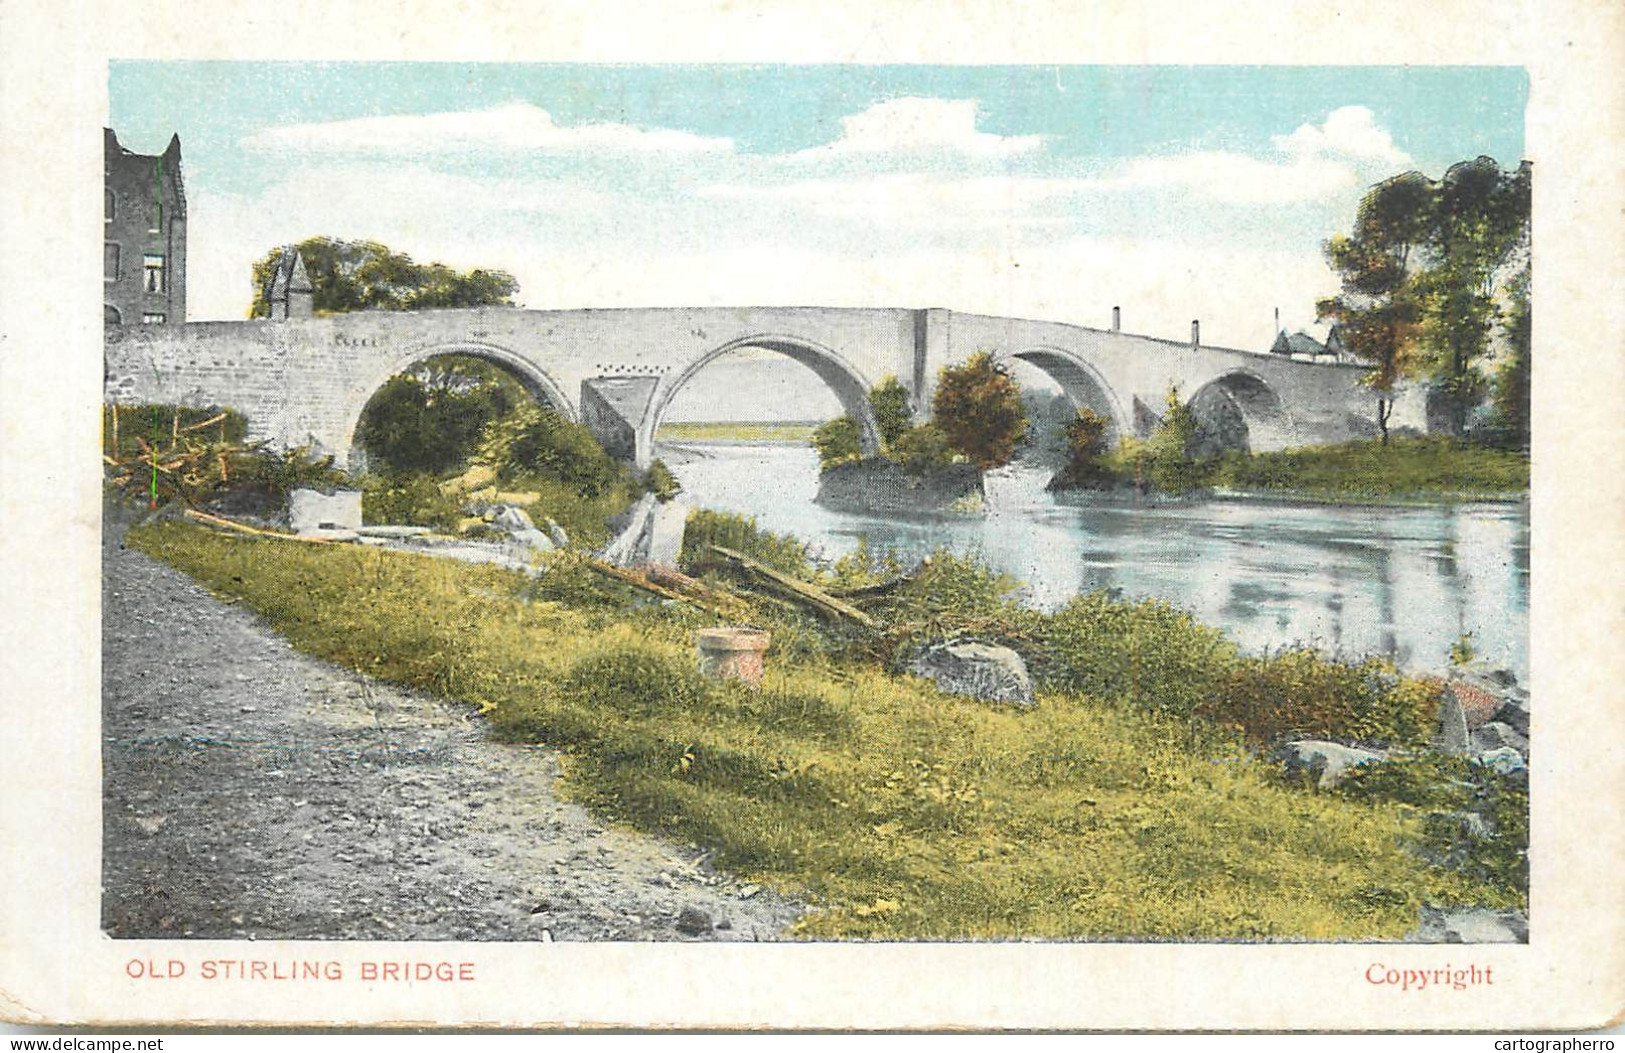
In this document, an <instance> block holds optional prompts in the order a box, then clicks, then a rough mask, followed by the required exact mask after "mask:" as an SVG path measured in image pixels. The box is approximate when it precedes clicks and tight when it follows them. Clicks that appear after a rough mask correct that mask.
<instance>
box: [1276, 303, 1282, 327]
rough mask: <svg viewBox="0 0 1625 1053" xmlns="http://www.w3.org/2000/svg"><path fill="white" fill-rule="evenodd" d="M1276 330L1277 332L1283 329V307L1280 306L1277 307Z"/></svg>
mask: <svg viewBox="0 0 1625 1053" xmlns="http://www.w3.org/2000/svg"><path fill="white" fill-rule="evenodd" d="M1275 331H1276V332H1277V333H1279V332H1280V331H1281V309H1280V308H1279V307H1277V308H1276V309H1275Z"/></svg>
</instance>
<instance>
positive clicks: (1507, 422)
mask: <svg viewBox="0 0 1625 1053" xmlns="http://www.w3.org/2000/svg"><path fill="white" fill-rule="evenodd" d="M1508 292H1509V295H1510V299H1511V301H1512V306H1511V309H1510V310H1509V311H1508V312H1507V318H1506V336H1507V357H1506V358H1505V359H1503V360H1502V362H1501V365H1500V368H1499V369H1497V370H1496V374H1495V388H1494V394H1493V397H1494V400H1495V413H1494V417H1493V420H1494V431H1495V440H1496V442H1498V443H1500V444H1501V445H1504V446H1510V447H1513V448H1515V449H1523V448H1525V447H1527V446H1528V445H1529V416H1530V413H1529V385H1530V374H1531V370H1530V358H1529V346H1530V330H1531V325H1530V323H1531V316H1530V312H1529V268H1528V267H1525V268H1524V269H1523V271H1522V272H1521V273H1520V274H1519V275H1518V277H1516V278H1514V279H1513V280H1512V282H1511V283H1509V289H1508Z"/></svg>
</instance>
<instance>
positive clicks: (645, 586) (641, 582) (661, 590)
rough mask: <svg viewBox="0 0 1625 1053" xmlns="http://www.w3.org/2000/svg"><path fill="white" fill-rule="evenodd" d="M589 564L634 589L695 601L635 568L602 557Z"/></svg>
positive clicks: (668, 597) (590, 560) (663, 596)
mask: <svg viewBox="0 0 1625 1053" xmlns="http://www.w3.org/2000/svg"><path fill="white" fill-rule="evenodd" d="M587 566H588V567H590V568H592V569H593V570H595V571H597V572H598V573H600V574H602V575H603V576H604V577H606V578H614V579H615V580H616V581H618V582H620V583H621V584H623V585H630V586H632V587H633V588H634V589H639V590H641V591H643V592H647V593H649V594H650V595H653V596H659V597H661V598H662V599H667V600H681V601H683V602H685V603H693V602H694V601H693V600H692V599H691V598H690V597H688V596H684V595H683V594H682V593H680V592H677V591H676V590H674V589H669V588H667V587H666V586H664V585H660V584H658V583H656V582H654V581H651V580H649V577H648V576H647V575H645V574H639V573H638V572H637V571H635V570H627V569H625V568H624V567H617V566H615V564H613V563H605V562H604V561H603V560H601V559H589V560H587Z"/></svg>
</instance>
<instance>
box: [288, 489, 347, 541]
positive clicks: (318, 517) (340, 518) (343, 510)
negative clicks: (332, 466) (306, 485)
mask: <svg viewBox="0 0 1625 1053" xmlns="http://www.w3.org/2000/svg"><path fill="white" fill-rule="evenodd" d="M288 525H289V526H290V527H292V528H293V532H294V533H296V534H314V533H316V532H317V531H334V530H342V531H350V532H354V531H356V530H359V529H361V491H360V490H336V491H334V492H333V493H331V494H324V493H322V492H321V491H320V490H305V489H299V490H293V491H290V492H289V494H288Z"/></svg>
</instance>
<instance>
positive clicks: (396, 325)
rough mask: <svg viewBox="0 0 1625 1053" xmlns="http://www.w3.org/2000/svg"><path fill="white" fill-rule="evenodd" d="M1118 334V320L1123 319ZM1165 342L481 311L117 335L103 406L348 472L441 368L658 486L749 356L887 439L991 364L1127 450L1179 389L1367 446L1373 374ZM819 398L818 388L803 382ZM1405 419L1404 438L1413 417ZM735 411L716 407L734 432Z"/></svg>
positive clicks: (1309, 437) (902, 326) (852, 320)
mask: <svg viewBox="0 0 1625 1053" xmlns="http://www.w3.org/2000/svg"><path fill="white" fill-rule="evenodd" d="M1114 315H1115V312H1114ZM1192 330H1193V332H1192V338H1191V339H1190V340H1183V341H1181V340H1163V339H1156V338H1153V337H1147V336H1136V335H1131V334H1129V333H1125V332H1121V331H1120V330H1119V329H1118V328H1117V327H1116V325H1115V324H1114V325H1113V327H1112V328H1111V329H1090V328H1085V327H1082V326H1076V325H1067V324H1062V323H1057V322H1041V321H1029V320H1025V319H1019V318H999V317H992V316H988V315H978V314H963V313H959V312H956V311H949V310H944V309H936V308H932V309H924V310H914V309H878V308H877V309H870V308H830V307H741V308H728V307H695V308H635V309H614V310H570V311H532V310H520V309H516V308H500V307H490V308H469V309H459V310H442V311H424V312H392V313H383V312H361V313H353V314H341V315H332V316H327V317H316V318H291V319H285V320H278V321H273V320H255V321H242V322H191V323H186V324H184V325H131V326H110V327H108V328H107V330H106V334H107V342H106V370H107V372H106V377H107V379H106V397H107V398H108V400H109V401H114V402H122V403H138V402H161V403H179V404H182V405H192V406H199V407H203V406H230V407H232V408H234V409H236V410H238V411H240V412H241V413H243V414H244V415H245V416H246V417H247V418H248V421H249V433H250V437H252V438H259V439H267V440H270V441H272V442H273V443H275V444H277V445H281V446H297V445H310V446H312V447H314V448H316V449H318V450H320V451H323V452H326V453H330V454H332V455H334V457H335V459H336V460H337V462H338V463H340V464H347V463H349V458H350V455H351V452H352V451H351V448H352V445H353V441H354V435H355V429H356V424H357V422H358V420H359V419H360V416H361V413H362V410H363V409H364V408H365V407H366V405H367V402H368V400H369V399H371V398H372V396H373V395H374V394H375V393H376V392H377V391H378V389H379V388H380V387H381V386H382V385H383V384H384V382H385V381H386V380H388V379H389V378H390V377H391V376H393V375H395V374H397V373H400V372H402V371H404V370H407V369H409V368H410V367H411V366H412V365H413V364H415V363H417V362H420V361H422V360H423V359H425V358H428V357H430V356H432V355H441V354H453V353H455V354H463V355H472V356H476V357H478V358H482V359H486V360H488V361H491V362H494V363H496V364H497V365H499V366H501V367H502V368H504V369H506V370H507V371H508V372H510V373H511V374H512V375H513V376H514V377H516V378H517V379H518V380H519V381H520V382H521V383H522V384H523V385H524V386H525V387H526V388H527V389H528V390H529V391H530V392H531V393H533V394H534V395H535V396H536V397H537V398H538V399H540V400H542V401H545V402H546V403H548V404H549V405H551V406H552V407H554V408H555V409H557V410H558V411H560V412H562V413H564V414H567V415H568V416H570V417H571V418H572V419H575V420H580V421H582V422H583V423H585V424H586V425H588V426H589V427H590V428H591V429H592V430H593V432H594V433H595V434H596V435H597V436H598V437H599V438H600V439H601V440H602V441H603V442H604V444H605V447H606V448H607V449H609V450H610V451H611V452H613V453H615V454H616V455H617V456H621V457H624V458H627V459H629V460H632V461H633V462H634V463H636V464H637V465H638V466H640V467H644V466H647V464H648V463H649V461H650V460H651V458H652V456H653V453H652V451H653V447H654V435H655V431H656V429H657V428H658V427H659V426H660V422H661V418H662V417H663V416H664V414H665V412H666V408H667V407H668V406H669V405H670V403H671V400H672V397H673V396H674V395H675V394H676V393H677V392H678V390H679V389H681V388H682V386H683V385H684V384H685V383H687V382H688V381H689V380H690V379H691V378H692V377H693V376H694V375H695V374H696V373H697V372H699V371H700V370H701V369H703V368H704V367H705V366H706V365H707V364H708V363H710V362H711V361H713V360H714V359H717V358H719V357H721V356H723V355H727V354H729V353H730V352H733V351H737V350H740V349H743V348H761V349H765V350H768V351H773V352H778V353H781V354H784V355H787V356H789V357H790V358H792V359H794V360H795V361H797V362H800V363H801V364H802V365H805V366H806V367H808V369H810V370H811V371H812V373H813V374H815V375H816V376H817V378H818V379H820V380H822V381H823V383H825V384H827V385H828V386H829V387H830V388H831V389H832V390H833V391H834V393H835V395H836V396H837V397H838V398H839V399H840V401H841V403H842V405H844V406H845V407H846V410H847V412H848V413H850V414H851V415H852V416H853V417H854V418H856V419H857V420H858V421H859V422H860V425H861V427H862V430H863V442H864V446H865V448H866V450H868V451H869V452H873V451H874V450H875V449H876V447H877V439H876V432H875V425H874V418H873V415H872V414H871V413H870V410H869V406H868V403H867V400H866V398H865V394H866V392H867V391H868V390H869V389H870V388H871V387H872V386H873V385H875V384H876V383H878V382H879V381H881V380H882V379H883V378H885V377H886V376H888V375H891V376H896V377H897V378H898V379H899V380H900V381H902V383H903V384H904V385H905V386H906V387H907V388H908V389H909V391H910V392H911V394H912V396H913V401H914V406H915V407H916V415H917V416H918V417H919V418H920V419H924V418H926V417H927V416H929V412H930V403H931V393H932V389H933V387H934V385H935V383H936V378H937V374H938V371H939V370H941V369H942V368H943V367H944V366H949V365H954V364H957V363H960V362H963V361H964V360H965V359H966V358H968V357H969V356H970V355H972V354H974V353H976V352H978V351H987V352H989V353H991V354H992V355H993V356H994V358H995V360H996V361H999V362H1008V361H1009V360H1011V359H1021V360H1025V361H1027V362H1030V363H1032V364H1033V365H1036V366H1037V367H1039V368H1040V369H1042V370H1044V371H1045V372H1046V373H1048V374H1049V375H1050V376H1051V377H1052V378H1054V380H1055V381H1056V382H1057V383H1058V384H1059V385H1060V386H1061V388H1062V389H1063V390H1064V391H1065V392H1066V394H1067V395H1068V396H1069V397H1070V398H1071V400H1072V401H1073V402H1074V403H1075V404H1076V405H1078V406H1080V407H1082V406H1088V407H1090V408H1092V409H1094V410H1095V411H1096V412H1099V413H1101V414H1103V415H1105V416H1106V417H1108V418H1110V420H1111V421H1112V424H1113V427H1114V428H1115V429H1116V431H1117V432H1119V433H1122V434H1139V435H1144V434H1146V433H1147V432H1148V431H1149V429H1150V428H1152V427H1153V426H1154V425H1155V423H1156V420H1157V419H1158V418H1157V414H1158V413H1160V412H1161V410H1162V408H1163V405H1164V401H1165V398H1166V392H1167V391H1168V388H1169V386H1170V385H1175V386H1177V387H1178V389H1179V391H1180V392H1181V393H1182V395H1183V396H1184V397H1185V398H1187V399H1189V400H1190V402H1191V404H1192V405H1193V406H1194V407H1195V408H1196V409H1197V410H1198V413H1199V415H1202V416H1204V419H1217V418H1223V419H1224V420H1225V421H1227V422H1228V423H1227V424H1226V427H1225V428H1223V429H1222V430H1223V431H1224V433H1225V434H1227V435H1228V436H1229V437H1230V438H1229V440H1228V441H1229V443H1230V444H1231V445H1246V446H1249V447H1251V448H1253V449H1260V450H1262V449H1275V448H1280V447H1282V446H1287V445H1294V444H1299V443H1305V442H1319V441H1336V440H1339V439H1344V438H1348V437H1350V436H1351V435H1356V434H1361V433H1364V432H1366V431H1368V430H1369V429H1370V423H1369V418H1370V417H1371V416H1372V414H1373V413H1374V410H1375V398H1374V396H1373V395H1372V393H1371V392H1370V391H1369V390H1367V389H1364V388H1363V387H1362V386H1361V385H1360V383H1359V381H1360V377H1361V375H1362V373H1363V370H1362V369H1361V368H1360V367H1358V366H1354V365H1349V364H1346V363H1340V362H1334V361H1330V360H1324V359H1323V360H1320V361H1313V362H1311V361H1304V360H1302V359H1295V358H1293V357H1291V356H1285V355H1277V354H1270V353H1267V352H1251V351H1240V350H1234V349H1229V348H1220V347H1211V346H1207V345H1204V344H1201V343H1200V341H1199V339H1198V334H1197V331H1196V330H1197V326H1196V325H1195V324H1194V323H1193V325H1192ZM811 379H812V378H811V377H809V381H810V380H811ZM1406 402H1407V400H1402V401H1401V404H1400V406H1399V408H1398V410H1397V412H1396V415H1395V421H1394V423H1395V424H1403V423H1409V422H1410V420H1409V418H1410V417H1411V416H1412V415H1419V414H1416V413H1415V411H1413V410H1412V409H1411V408H1410V407H1408V406H1407V404H1406ZM727 416H728V412H727V407H725V406H721V407H718V417H719V418H722V419H726V418H727Z"/></svg>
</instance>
